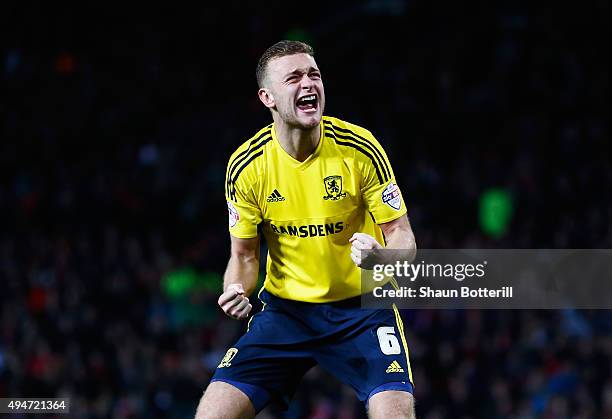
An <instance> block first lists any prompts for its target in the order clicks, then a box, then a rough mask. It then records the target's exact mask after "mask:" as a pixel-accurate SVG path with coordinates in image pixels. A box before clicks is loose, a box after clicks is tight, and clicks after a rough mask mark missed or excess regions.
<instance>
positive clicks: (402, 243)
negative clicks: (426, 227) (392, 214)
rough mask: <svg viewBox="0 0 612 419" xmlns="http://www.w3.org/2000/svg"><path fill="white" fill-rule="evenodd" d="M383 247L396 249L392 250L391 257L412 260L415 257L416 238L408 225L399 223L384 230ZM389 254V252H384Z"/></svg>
mask: <svg viewBox="0 0 612 419" xmlns="http://www.w3.org/2000/svg"><path fill="white" fill-rule="evenodd" d="M385 241H386V242H387V244H386V246H385V249H389V250H397V252H392V254H393V255H392V259H398V258H399V259H401V260H406V261H408V262H412V261H413V260H414V258H415V257H416V248H417V247H416V239H415V237H414V233H413V232H412V229H411V228H410V226H409V225H408V226H404V225H399V226H397V227H395V228H392V229H390V230H389V231H387V232H385ZM385 253H388V254H389V255H391V253H390V252H385Z"/></svg>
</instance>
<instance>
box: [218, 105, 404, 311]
mask: <svg viewBox="0 0 612 419" xmlns="http://www.w3.org/2000/svg"><path fill="white" fill-rule="evenodd" d="M321 128H322V129H321V138H320V140H319V144H318V145H317V147H316V149H315V151H314V153H313V154H312V155H310V156H309V157H308V158H307V159H306V160H305V161H303V162H299V161H297V160H295V159H294V158H293V157H291V156H290V155H289V154H287V152H285V150H283V148H282V147H281V146H280V144H279V142H278V139H277V138H276V134H275V132H274V126H273V124H271V125H268V126H267V127H265V128H263V129H262V130H260V131H259V132H258V133H257V134H256V135H255V136H253V137H252V138H251V139H250V140H248V141H247V142H245V143H244V144H242V146H240V147H239V148H238V149H237V150H236V152H234V154H232V156H231V158H230V160H229V164H228V169H227V174H226V182H225V192H226V198H227V203H228V210H229V225H230V229H229V230H230V234H231V235H232V236H234V237H238V238H252V237H256V236H257V234H258V225H260V224H261V231H262V232H263V235H264V237H265V239H266V242H267V244H268V259H267V264H266V266H267V268H266V279H265V282H264V287H265V288H266V290H268V291H269V292H270V293H271V294H273V295H276V296H278V297H281V298H287V299H291V300H297V301H306V302H314V303H323V302H331V301H338V300H342V299H346V298H350V297H354V296H357V295H360V294H361V279H360V270H359V268H357V266H355V264H354V263H353V261H352V260H351V257H350V248H351V245H350V243H349V241H348V240H349V238H350V237H351V236H352V235H353V233H355V232H362V233H366V234H369V235H371V236H373V237H375V238H376V239H377V240H378V241H379V243H381V244H384V238H383V234H382V231H381V230H380V227H378V225H377V223H378V224H381V223H385V222H389V221H392V220H395V219H397V218H399V217H401V216H402V215H404V214H405V213H406V205H405V204H404V201H403V198H402V196H401V193H400V192H399V188H398V187H397V185H396V181H395V178H394V175H393V171H392V170H391V165H390V164H389V160H388V159H387V156H386V154H385V152H384V150H383V149H382V147H381V146H380V144H379V143H378V141H377V140H376V139H375V138H374V136H373V135H372V134H371V133H370V132H369V131H368V130H366V129H364V128H361V127H359V126H356V125H353V124H349V123H347V122H344V121H342V120H340V119H337V118H331V117H323V120H322V121H321Z"/></svg>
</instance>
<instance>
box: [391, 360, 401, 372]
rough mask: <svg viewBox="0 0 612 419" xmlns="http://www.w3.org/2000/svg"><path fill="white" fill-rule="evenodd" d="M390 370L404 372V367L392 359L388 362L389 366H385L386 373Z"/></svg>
mask: <svg viewBox="0 0 612 419" xmlns="http://www.w3.org/2000/svg"><path fill="white" fill-rule="evenodd" d="M392 372H404V369H403V368H402V366H401V365H400V364H399V362H397V361H393V362H392V363H391V364H389V366H388V367H387V373H392Z"/></svg>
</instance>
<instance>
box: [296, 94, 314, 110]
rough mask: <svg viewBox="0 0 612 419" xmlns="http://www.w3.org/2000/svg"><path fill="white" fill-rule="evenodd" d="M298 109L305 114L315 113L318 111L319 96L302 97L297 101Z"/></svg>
mask: <svg viewBox="0 0 612 419" xmlns="http://www.w3.org/2000/svg"><path fill="white" fill-rule="evenodd" d="M297 108H298V109H299V110H301V111H303V112H314V111H316V110H317V95H315V94H312V95H308V96H302V97H301V98H299V99H298V101H297Z"/></svg>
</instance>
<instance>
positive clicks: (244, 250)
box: [218, 236, 259, 319]
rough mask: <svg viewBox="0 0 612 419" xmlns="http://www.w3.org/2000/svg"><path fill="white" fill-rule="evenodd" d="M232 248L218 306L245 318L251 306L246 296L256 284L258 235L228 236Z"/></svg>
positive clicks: (239, 317) (236, 316)
mask: <svg viewBox="0 0 612 419" xmlns="http://www.w3.org/2000/svg"><path fill="white" fill-rule="evenodd" d="M230 237H231V240H232V250H231V255H230V259H229V262H228V263H227V269H226V270H225V275H224V276H223V294H221V296H220V297H219V301H218V303H219V306H220V307H221V309H222V310H223V311H224V312H225V314H227V315H228V316H230V317H232V318H235V319H245V318H247V317H248V316H249V313H250V311H251V309H252V308H253V306H252V305H251V304H250V303H249V298H248V296H249V295H251V294H252V293H253V291H254V290H255V287H256V286H257V276H258V273H259V237H255V238H252V239H239V238H237V237H234V236H230Z"/></svg>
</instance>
